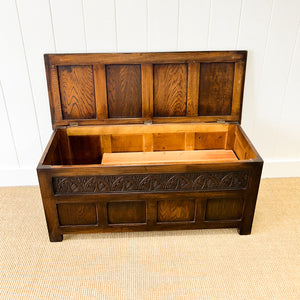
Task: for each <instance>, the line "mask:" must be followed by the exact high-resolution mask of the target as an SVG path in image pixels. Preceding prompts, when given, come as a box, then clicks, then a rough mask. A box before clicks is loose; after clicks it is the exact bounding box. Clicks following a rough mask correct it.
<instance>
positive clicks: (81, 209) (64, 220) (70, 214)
mask: <svg viewBox="0 0 300 300" xmlns="http://www.w3.org/2000/svg"><path fill="white" fill-rule="evenodd" d="M57 213H58V219H59V224H60V225H61V226H68V225H96V224H97V211H96V205H95V204H75V203H74V204H73V203H72V204H66V203H63V204H58V205H57Z"/></svg>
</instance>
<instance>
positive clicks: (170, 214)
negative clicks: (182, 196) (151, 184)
mask: <svg viewBox="0 0 300 300" xmlns="http://www.w3.org/2000/svg"><path fill="white" fill-rule="evenodd" d="M194 218H195V200H162V201H158V202H157V221H158V222H180V221H193V220H194Z"/></svg>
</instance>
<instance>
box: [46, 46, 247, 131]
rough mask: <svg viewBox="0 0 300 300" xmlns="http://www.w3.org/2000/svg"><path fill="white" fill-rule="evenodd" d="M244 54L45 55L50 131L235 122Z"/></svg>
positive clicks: (240, 102) (241, 52)
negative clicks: (142, 124)
mask: <svg viewBox="0 0 300 300" xmlns="http://www.w3.org/2000/svg"><path fill="white" fill-rule="evenodd" d="M246 57H247V53H246V52H245V51H222V52H220V51H216V52H213V51H211V52H184V53H179V52H178V53H131V54H129V53H128V54H116V53H111V54H75V55H71V54H56V55H52V54H48V55H45V65H46V73H47V81H48V90H49V100H50V106H51V116H52V124H53V128H55V127H59V126H68V125H70V124H74V123H75V124H77V125H106V124H138V123H143V122H145V121H152V122H153V123H173V122H174V123H175V122H216V121H217V120H218V119H222V120H225V121H231V122H240V120H241V106H242V98H243V85H244V77H245V67H246Z"/></svg>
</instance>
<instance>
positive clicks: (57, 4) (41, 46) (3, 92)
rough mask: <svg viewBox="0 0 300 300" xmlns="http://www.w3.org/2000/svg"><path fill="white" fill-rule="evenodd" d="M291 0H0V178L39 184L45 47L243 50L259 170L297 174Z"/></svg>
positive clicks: (299, 126) (296, 34)
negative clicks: (262, 162)
mask: <svg viewBox="0 0 300 300" xmlns="http://www.w3.org/2000/svg"><path fill="white" fill-rule="evenodd" d="M299 28H300V1H299V0H226V1H224V0H27V1H22V0H1V1H0V45H1V47H0V134H1V146H0V185H2V186H3V185H25V184H37V178H36V175H35V167H36V165H37V163H38V160H39V158H40V156H41V153H42V150H43V149H44V148H45V146H46V144H47V141H48V139H49V136H50V134H51V132H52V129H51V121H50V110H49V105H48V95H47V87H46V77H45V71H44V63H43V54H44V53H55V52H56V53H59V52H64V53H66V52H116V51H119V52H138V51H180V50H234V49H242V50H248V51H249V52H248V62H247V73H246V83H245V93H244V104H243V119H242V126H243V127H244V129H245V131H246V132H247V133H248V135H249V137H250V138H251V140H252V141H253V142H254V144H255V146H256V147H257V149H258V150H259V151H260V153H261V155H262V156H263V158H264V160H265V167H264V176H265V177H277V176H300V29H299Z"/></svg>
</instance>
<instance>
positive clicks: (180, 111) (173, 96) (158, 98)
mask: <svg viewBox="0 0 300 300" xmlns="http://www.w3.org/2000/svg"><path fill="white" fill-rule="evenodd" d="M187 76H188V70H187V64H157V65H154V116H155V117H172V116H186V110H187Z"/></svg>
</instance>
